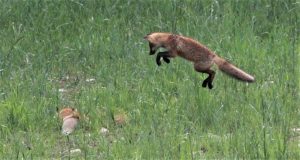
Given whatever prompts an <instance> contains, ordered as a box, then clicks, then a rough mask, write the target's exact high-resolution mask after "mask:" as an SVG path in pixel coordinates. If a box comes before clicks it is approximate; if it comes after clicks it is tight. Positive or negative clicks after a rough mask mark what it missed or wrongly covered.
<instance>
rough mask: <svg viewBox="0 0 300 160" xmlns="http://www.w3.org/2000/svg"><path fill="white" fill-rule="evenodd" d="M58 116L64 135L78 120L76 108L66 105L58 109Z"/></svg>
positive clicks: (70, 131)
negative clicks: (61, 122)
mask: <svg viewBox="0 0 300 160" xmlns="http://www.w3.org/2000/svg"><path fill="white" fill-rule="evenodd" d="M59 117H60V118H61V119H62V121H63V125H62V133H63V134H64V135H69V134H70V133H72V132H73V131H74V129H75V128H76V126H77V124H78V121H79V113H78V112H77V110H76V109H74V108H70V107H66V108H63V109H62V110H60V112H59Z"/></svg>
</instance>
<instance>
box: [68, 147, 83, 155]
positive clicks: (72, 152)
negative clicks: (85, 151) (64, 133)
mask: <svg viewBox="0 0 300 160" xmlns="http://www.w3.org/2000/svg"><path fill="white" fill-rule="evenodd" d="M70 153H71V154H74V153H81V150H80V149H79V148H78V149H72V150H70Z"/></svg>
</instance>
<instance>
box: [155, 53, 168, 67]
mask: <svg viewBox="0 0 300 160" xmlns="http://www.w3.org/2000/svg"><path fill="white" fill-rule="evenodd" d="M169 57H170V55H169V52H168V51H165V52H158V53H157V56H156V64H157V65H158V66H160V65H161V62H160V59H161V58H163V60H164V61H165V62H166V63H170V59H169Z"/></svg>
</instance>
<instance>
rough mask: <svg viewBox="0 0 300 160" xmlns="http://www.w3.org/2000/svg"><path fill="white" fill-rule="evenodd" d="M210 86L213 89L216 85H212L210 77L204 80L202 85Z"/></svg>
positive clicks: (204, 86)
mask: <svg viewBox="0 0 300 160" xmlns="http://www.w3.org/2000/svg"><path fill="white" fill-rule="evenodd" d="M207 86H208V88H209V89H212V88H213V87H214V86H213V85H212V83H211V82H209V80H208V79H206V80H204V81H203V83H202V87H203V88H206V87H207Z"/></svg>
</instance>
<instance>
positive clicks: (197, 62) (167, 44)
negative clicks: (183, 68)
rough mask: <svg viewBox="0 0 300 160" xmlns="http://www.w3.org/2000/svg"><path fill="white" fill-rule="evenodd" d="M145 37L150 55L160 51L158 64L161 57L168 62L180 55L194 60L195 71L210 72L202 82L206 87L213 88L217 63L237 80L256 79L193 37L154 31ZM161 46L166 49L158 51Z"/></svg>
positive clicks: (251, 80)
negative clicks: (214, 67)
mask: <svg viewBox="0 0 300 160" xmlns="http://www.w3.org/2000/svg"><path fill="white" fill-rule="evenodd" d="M144 39H145V40H147V41H148V42H149V48H150V52H149V54H150V55H154V54H155V53H156V52H158V53H157V55H156V64H157V65H158V66H160V65H161V59H163V60H164V61H165V62H166V63H170V58H175V57H177V56H179V57H181V58H184V59H186V60H188V61H191V62H193V63H194V69H195V71H197V72H199V73H206V74H208V77H207V78H206V79H205V80H204V81H203V82H202V87H204V88H206V87H208V88H209V89H212V88H213V80H214V78H215V74H216V72H215V71H214V70H212V69H211V68H212V66H213V64H216V65H217V66H218V68H219V70H221V71H222V72H224V73H226V74H227V75H229V76H231V77H233V78H235V79H237V80H240V81H244V82H249V83H251V82H254V81H255V78H254V77H253V76H252V75H250V74H248V73H246V72H245V71H243V70H241V69H239V68H238V67H236V66H234V65H233V64H231V63H229V62H228V61H226V60H225V59H223V58H221V57H219V56H218V55H217V54H216V53H214V52H213V51H211V50H210V49H209V48H208V47H206V46H205V45H203V44H201V43H200V42H198V41H196V40H194V39H192V38H189V37H185V36H182V35H177V34H173V33H167V32H152V33H149V34H147V35H146V36H144ZM160 48H164V49H166V51H158V50H159V49H160Z"/></svg>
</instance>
